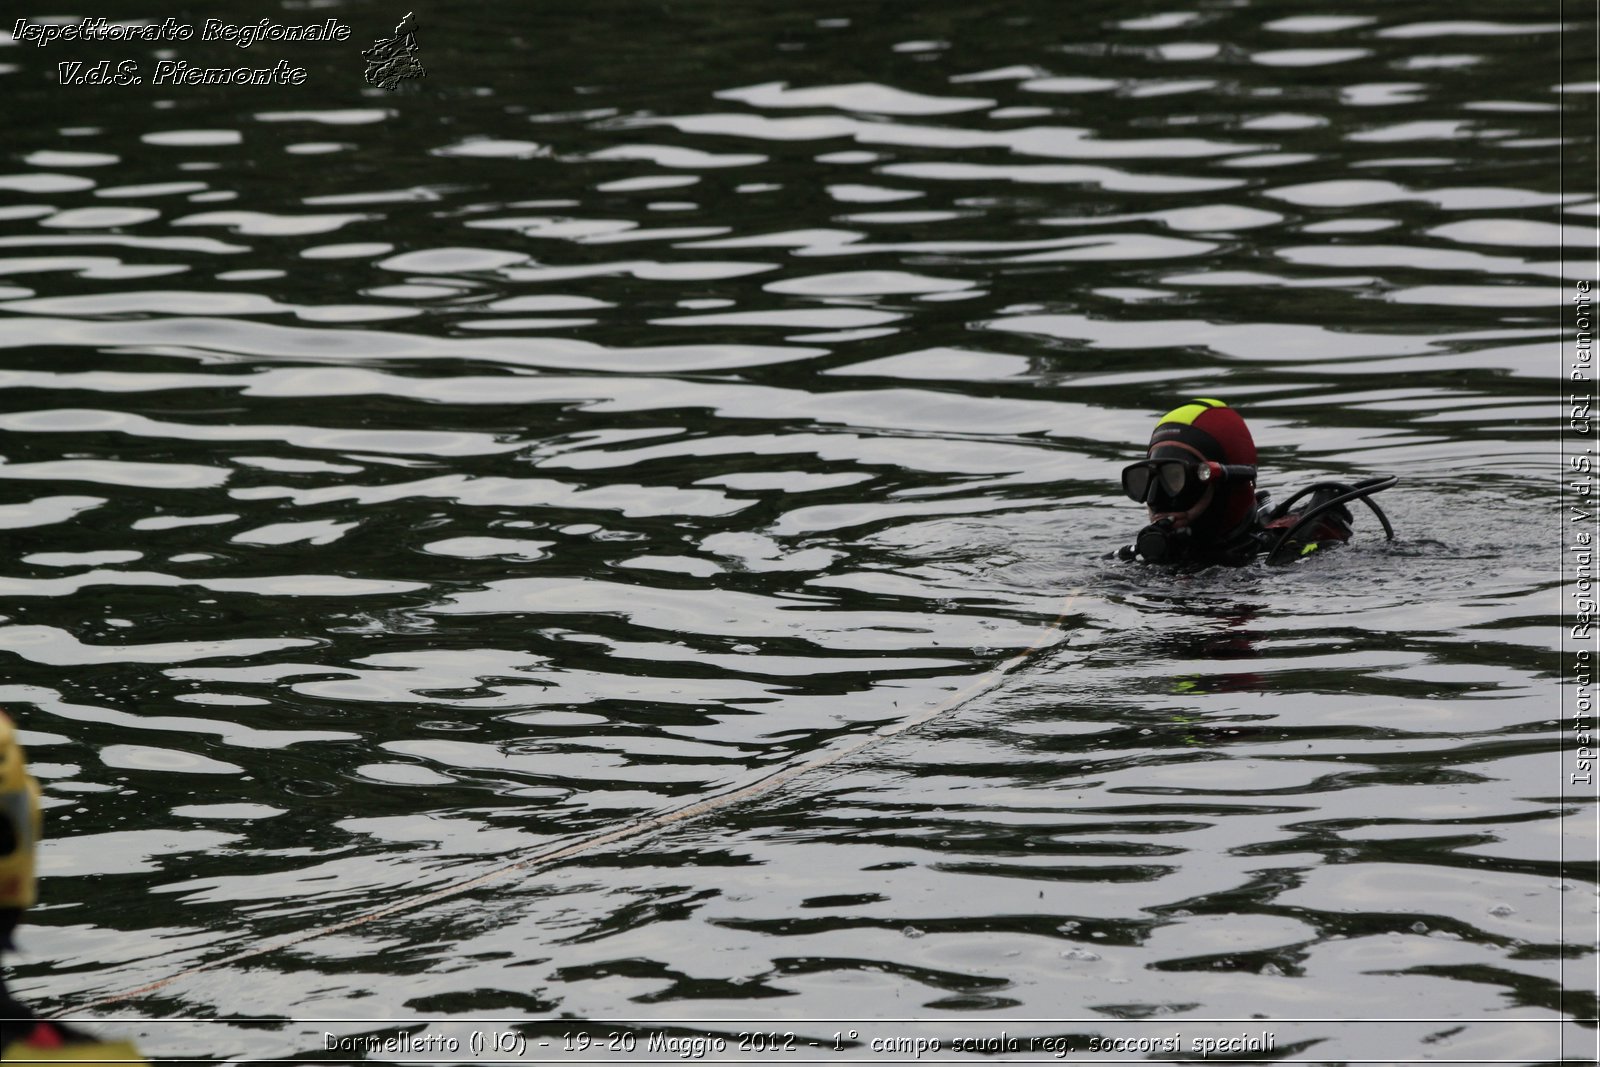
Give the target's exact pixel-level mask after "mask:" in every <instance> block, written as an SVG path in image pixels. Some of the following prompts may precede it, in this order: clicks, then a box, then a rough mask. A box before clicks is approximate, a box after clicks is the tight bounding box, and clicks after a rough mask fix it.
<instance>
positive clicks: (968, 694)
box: [50, 590, 1081, 1019]
mask: <svg viewBox="0 0 1600 1067" xmlns="http://www.w3.org/2000/svg"><path fill="white" fill-rule="evenodd" d="M1079 592H1081V590H1074V591H1073V592H1072V593H1071V594H1070V595H1069V596H1068V597H1067V598H1066V600H1065V601H1064V602H1063V603H1062V606H1061V613H1060V614H1059V615H1057V616H1056V619H1055V621H1054V622H1052V623H1051V624H1050V625H1048V626H1046V627H1045V628H1044V629H1042V630H1040V631H1039V636H1038V637H1036V638H1035V639H1034V641H1033V643H1032V644H1031V645H1029V646H1028V647H1027V648H1025V649H1023V650H1022V651H1021V652H1019V653H1017V654H1016V655H1014V656H1012V657H1010V658H1009V659H1006V660H1004V661H1002V662H1001V663H999V664H997V665H996V666H995V667H994V668H993V669H991V670H990V671H988V673H986V674H983V675H981V676H980V677H978V678H977V679H976V680H974V681H972V682H969V683H968V684H967V685H965V686H963V687H962V688H961V689H958V690H957V691H956V692H955V693H952V694H951V695H950V696H948V697H946V698H945V699H944V700H941V701H939V702H938V703H937V704H934V705H933V706H932V707H930V708H928V709H927V710H926V711H924V712H923V713H922V714H920V715H918V716H916V717H915V718H911V719H905V720H903V721H901V722H898V723H894V724H893V725H889V726H881V727H879V728H878V729H876V730H874V731H873V732H872V733H870V734H867V735H866V736H865V737H862V738H859V739H857V740H855V741H853V742H851V743H850V744H848V745H844V746H842V747H840V748H838V749H835V750H834V751H832V752H828V753H825V754H823V755H821V756H818V757H816V758H815V759H812V760H808V761H807V762H805V763H800V764H796V765H794V766H791V767H785V768H782V769H780V770H776V771H773V772H772V773H771V774H768V775H765V776H764V777H761V778H758V779H756V780H755V781H754V782H751V783H749V784H748V785H743V786H736V787H734V788H732V789H729V790H727V791H725V792H721V793H715V794H713V795H711V796H708V797H702V798H700V799H699V800H695V801H692V802H691V803H688V804H684V805H682V806H680V807H676V808H673V809H671V810H670V811H665V812H661V813H659V814H656V815H649V816H645V817H644V818H640V819H635V820H633V821H632V822H628V823H624V824H623V825H621V826H618V827H616V828H614V829H611V830H600V831H595V832H593V833H589V834H586V835H584V836H582V837H579V838H578V839H577V840H575V841H568V842H566V843H565V844H559V845H552V846H549V847H546V848H543V849H540V850H539V851H537V852H534V853H532V854H531V855H527V856H523V857H522V858H521V859H517V860H512V861H511V862H509V863H506V864H502V865H501V866H499V867H496V868H494V869H493V870H490V871H485V872H483V873H482V874H477V875H473V876H472V877H469V878H463V879H462V880H460V881H458V882H452V883H451V884H449V885H446V886H442V887H440V888H439V889H435V890H432V891H430V892H427V893H422V894H420V895H418V896H414V897H407V898H406V899H404V900H399V901H396V902H395V903H393V904H388V905H385V906H384V907H381V908H376V909H374V910H372V911H369V912H365V913H363V914H361V915H357V916H354V917H352V918H349V919H341V920H340V921H338V922H335V923H329V924H328V925H326V926H319V927H315V928H313V929H311V930H307V931H304V932H302V933H298V934H291V935H290V936H288V937H283V938H279V939H278V940H276V941H269V942H266V943H264V944H257V945H254V946H252V947H250V948H245V949H241V950H240V951H238V952H235V953H233V954H231V955H228V956H223V957H222V958H220V959H215V960H210V961H208V962H206V963H201V964H197V965H195V966H193V967H189V968H186V969H184V970H181V971H177V972H174V973H173V974H170V975H168V976H167V977H165V978H158V979H156V980H155V981H153V982H147V983H146V984H144V985H142V986H138V987H136V988H133V989H125V990H123V991H122V992H120V993H111V994H108V995H106V996H103V997H100V998H98V999H96V1000H91V1001H89V1002H88V1003H86V1004H82V1005H79V1006H78V1007H77V1008H76V1009H75V1011H79V1012H81V1011H87V1010H89V1009H91V1008H98V1007H101V1006H103V1005H107V1004H116V1003H120V1002H122V1001H125V1000H132V999H133V998H135V997H141V996H144V995H146V994H148V993H154V992H156V991H157V990H159V989H163V988H165V987H167V986H169V985H171V984H172V983H174V982H176V981H179V980H180V979H183V978H188V977H191V976H193V975H196V974H200V973H202V972H204V971H212V970H216V969H217V968H219V967H226V966H228V965H230V964H234V963H239V962H241V961H243V960H248V959H253V958H254V957H256V956H265V955H267V954H268V953H271V952H277V951H278V950H280V949H285V948H290V947H292V946H294V945H300V944H304V943H305V942H307V941H311V940H314V939H316V938H319V937H326V936H328V935H329V934H337V933H341V932H343V931H345V930H350V929H353V928H355V927H358V926H365V925H366V924H368V923H372V922H376V921H378V920H379V919H385V918H388V917H389V916H391V915H397V914H399V913H401V912H406V911H416V910H418V909H419V908H425V907H428V906H429V905H430V904H436V903H438V902H439V901H441V900H448V899H450V898H451V897H456V896H460V895H461V894H463V893H467V892H470V891H471V890H474V889H477V888H479V887H480V886H485V885H490V884H492V883H494V882H498V881H500V880H501V879H503V878H506V877H509V876H510V875H513V874H516V873H518V872H520V871H529V870H532V869H534V868H537V867H545V866H548V865H550V864H554V863H559V862H560V861H562V860H566V859H571V858H572V857H573V856H579V855H582V854H583V853H585V852H591V851H593V850H595V849H597V848H602V847H604V846H605V845H612V844H616V843H617V842H619V841H626V840H629V839H630V838H634V837H639V836H641V835H643V834H647V833H650V832H652V831H655V830H661V829H664V828H666V827H669V826H672V825H674V824H676V823H680V822H685V821H687V820H690V819H695V818H699V817H700V816H702V815H708V814H710V813H711V812H713V811H717V810H720V809H722V808H726V807H731V806H732V805H734V804H738V803H741V802H743V801H746V800H750V799H752V798H754V797H758V796H762V795H764V794H767V793H771V792H774V791H776V790H778V789H781V788H782V787H783V786H785V785H787V784H788V783H790V782H792V781H794V780H795V779H796V778H799V777H800V776H801V775H804V774H809V773H811V772H812V771H815V770H820V769H821V768H823V767H827V766H829V765H831V764H834V763H838V762H839V761H840V760H843V759H846V758H847V757H850V756H853V755H855V754H856V753H858V752H860V751H861V750H863V749H865V748H869V747H871V746H872V745H875V744H877V743H878V742H879V741H882V740H884V739H885V738H888V737H894V736H896V735H897V734H902V733H905V732H906V731H907V730H914V729H916V728H917V727H919V726H922V725H923V724H925V723H927V722H929V721H931V720H932V719H935V718H937V717H938V716H940V715H942V714H944V713H945V712H947V711H949V710H951V709H952V708H954V707H957V706H958V705H960V704H962V703H964V702H966V701H967V700H969V699H971V698H972V697H974V696H976V695H977V694H978V693H980V692H982V691H983V690H985V689H988V688H990V687H992V686H993V685H995V684H996V683H998V682H999V681H1000V680H1001V679H1002V678H1004V677H1005V676H1006V675H1007V674H1009V673H1010V672H1011V671H1013V670H1015V669H1016V668H1017V667H1018V666H1020V665H1021V664H1022V663H1023V662H1025V661H1026V660H1028V659H1030V658H1031V657H1032V656H1033V655H1034V653H1036V652H1038V651H1039V650H1040V649H1042V648H1044V647H1045V646H1046V645H1047V644H1049V643H1050V642H1051V639H1052V638H1053V637H1055V636H1056V635H1057V634H1059V633H1060V629H1061V623H1062V621H1063V620H1065V619H1066V617H1067V614H1068V613H1069V612H1070V611H1071V610H1072V605H1073V604H1074V603H1075V602H1076V601H1077V599H1078V593H1079ZM67 1017H68V1013H67V1012H66V1011H60V1012H56V1013H55V1014H54V1015H51V1016H50V1018H52V1019H61V1018H67Z"/></svg>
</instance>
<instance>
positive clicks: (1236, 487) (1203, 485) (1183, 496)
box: [1122, 400, 1256, 560]
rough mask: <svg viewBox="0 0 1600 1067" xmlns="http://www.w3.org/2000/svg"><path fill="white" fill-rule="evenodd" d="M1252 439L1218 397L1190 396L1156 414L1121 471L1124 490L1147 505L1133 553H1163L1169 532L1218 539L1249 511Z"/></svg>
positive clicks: (1202, 541) (1202, 542)
mask: <svg viewBox="0 0 1600 1067" xmlns="http://www.w3.org/2000/svg"><path fill="white" fill-rule="evenodd" d="M1255 465H1256V444H1255V441H1254V440H1253V439H1252V438H1251V436H1250V428H1249V427H1248V426H1246V425H1245V424H1244V419H1242V418H1240V417H1239V413H1238V412H1236V411H1234V410H1233V409H1232V408H1230V407H1228V406H1227V405H1226V404H1224V403H1223V402H1222V401H1220V400H1194V401H1191V402H1189V403H1187V404H1185V405H1183V406H1182V407H1180V408H1176V409H1174V410H1172V411H1169V412H1167V414H1165V415H1163V416H1162V417H1161V420H1160V421H1159V422H1158V423H1156V428H1155V431H1154V432H1153V433H1152V434H1151V435H1150V451H1149V453H1148V458H1147V459H1145V460H1144V461H1142V462H1140V463H1134V464H1132V465H1130V466H1128V467H1127V468H1125V469H1124V470H1123V472H1122V487H1123V489H1124V491H1126V492H1127V494H1128V496H1130V497H1132V498H1133V499H1134V500H1138V501H1140V502H1141V503H1143V504H1145V505H1146V506H1147V507H1148V508H1149V512H1150V525H1149V526H1147V527H1146V528H1145V530H1144V531H1143V532H1142V533H1141V534H1140V537H1139V542H1140V544H1139V554H1140V555H1142V556H1144V557H1145V558H1146V559H1151V560H1161V559H1164V558H1170V556H1171V554H1172V552H1171V550H1172V549H1173V548H1175V547H1176V546H1175V544H1174V542H1173V538H1175V537H1178V536H1179V535H1181V536H1182V538H1183V540H1184V541H1185V542H1188V543H1190V544H1192V545H1193V546H1194V547H1200V548H1205V547H1210V546H1214V545H1220V544H1221V543H1222V542H1224V541H1226V540H1227V539H1228V537H1229V536H1230V535H1232V534H1234V533H1235V532H1236V531H1238V530H1239V528H1240V527H1241V526H1243V525H1244V524H1245V523H1246V522H1247V521H1248V520H1249V518H1250V516H1251V515H1252V514H1254V511H1255Z"/></svg>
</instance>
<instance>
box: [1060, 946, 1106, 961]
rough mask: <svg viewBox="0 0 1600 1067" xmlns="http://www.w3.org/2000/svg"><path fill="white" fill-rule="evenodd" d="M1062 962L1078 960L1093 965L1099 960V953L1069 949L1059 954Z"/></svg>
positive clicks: (1084, 949) (1083, 949)
mask: <svg viewBox="0 0 1600 1067" xmlns="http://www.w3.org/2000/svg"><path fill="white" fill-rule="evenodd" d="M1061 958H1062V959H1064V960H1078V961H1079V962H1082V963H1093V962H1095V961H1096V960H1098V959H1099V958H1100V953H1098V952H1090V951H1089V950H1088V949H1086V948H1069V949H1067V951H1065V952H1063V953H1062V954H1061Z"/></svg>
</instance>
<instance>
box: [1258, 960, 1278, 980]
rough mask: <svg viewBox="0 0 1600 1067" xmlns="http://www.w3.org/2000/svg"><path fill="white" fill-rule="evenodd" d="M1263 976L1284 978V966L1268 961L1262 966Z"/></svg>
mask: <svg viewBox="0 0 1600 1067" xmlns="http://www.w3.org/2000/svg"><path fill="white" fill-rule="evenodd" d="M1261 976H1262V977H1263V978H1282V977H1283V968H1282V967H1279V966H1278V965H1277V964H1276V963H1268V964H1266V965H1265V966H1263V967H1262V968H1261Z"/></svg>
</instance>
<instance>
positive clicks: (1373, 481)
mask: <svg viewBox="0 0 1600 1067" xmlns="http://www.w3.org/2000/svg"><path fill="white" fill-rule="evenodd" d="M1399 480H1400V479H1399V477H1397V476H1396V475H1392V474H1391V475H1389V476H1388V477H1386V478H1366V479H1363V480H1362V481H1359V482H1357V483H1356V484H1355V485H1353V486H1349V485H1345V484H1343V483H1342V482H1318V483H1317V484H1315V485H1309V486H1307V487H1306V488H1304V489H1302V490H1300V491H1299V492H1298V493H1296V494H1295V495H1294V496H1292V497H1290V498H1289V499H1288V500H1285V501H1284V502H1283V503H1282V504H1279V505H1278V506H1277V507H1276V508H1274V509H1273V512H1272V514H1273V518H1281V517H1282V516H1283V515H1285V514H1287V513H1288V511H1289V506H1290V505H1291V504H1293V503H1294V502H1295V501H1296V500H1299V499H1300V498H1301V497H1303V496H1307V495H1309V494H1311V493H1314V492H1316V491H1317V490H1319V489H1332V490H1335V491H1336V492H1337V493H1338V494H1339V495H1337V496H1334V497H1330V498H1329V499H1327V500H1324V501H1323V502H1322V503H1320V504H1318V505H1317V506H1316V507H1314V508H1311V509H1310V510H1308V511H1307V512H1306V513H1305V514H1303V515H1301V516H1300V517H1299V518H1298V519H1296V520H1295V522H1294V525H1292V526H1290V527H1289V528H1288V529H1287V530H1285V531H1283V536H1281V537H1279V538H1278V541H1277V543H1276V544H1274V545H1273V546H1272V550H1271V551H1270V552H1268V553H1267V562H1268V563H1272V562H1273V561H1274V560H1276V558H1277V556H1278V550H1279V549H1281V548H1282V547H1283V546H1284V545H1286V544H1288V543H1289V542H1290V540H1291V539H1293V537H1294V535H1295V534H1297V533H1299V532H1300V528H1301V527H1303V526H1305V525H1306V524H1307V523H1309V522H1310V521H1311V520H1312V519H1314V518H1316V517H1317V516H1319V515H1321V514H1322V513H1323V512H1325V511H1328V510H1330V509H1332V508H1336V507H1338V506H1339V505H1341V504H1348V503H1349V502H1350V501H1352V500H1359V501H1361V502H1362V503H1363V504H1365V505H1367V507H1368V508H1370V509H1372V513H1373V514H1374V515H1376V516H1377V517H1378V521H1379V522H1381V523H1382V524H1383V534H1384V537H1385V538H1387V539H1388V540H1390V541H1393V540H1394V527H1393V526H1392V525H1390V524H1389V516H1387V515H1385V514H1384V513H1383V509H1382V508H1380V507H1379V506H1378V505H1377V504H1376V503H1375V502H1374V501H1373V500H1372V494H1374V493H1379V492H1382V491H1383V490H1385V489H1387V488H1389V487H1390V486H1392V485H1394V484H1395V483H1396V482H1398V481H1399Z"/></svg>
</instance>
